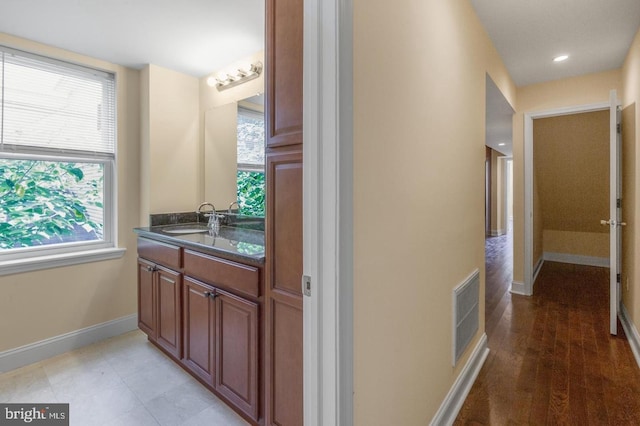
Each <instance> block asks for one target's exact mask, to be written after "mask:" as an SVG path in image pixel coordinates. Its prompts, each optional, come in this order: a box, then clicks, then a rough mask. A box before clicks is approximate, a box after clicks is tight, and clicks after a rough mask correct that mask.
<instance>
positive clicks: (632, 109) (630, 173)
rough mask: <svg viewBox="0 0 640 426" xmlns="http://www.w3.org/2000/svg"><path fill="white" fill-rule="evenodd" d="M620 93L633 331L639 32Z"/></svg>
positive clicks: (637, 314) (639, 303) (638, 302)
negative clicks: (621, 94)
mask: <svg viewBox="0 0 640 426" xmlns="http://www.w3.org/2000/svg"><path fill="white" fill-rule="evenodd" d="M622 79H623V82H624V92H623V96H622V100H623V106H625V107H627V108H625V109H624V110H623V123H622V131H623V147H624V150H623V154H624V155H626V158H624V159H623V182H622V185H623V204H622V206H623V213H624V216H623V219H624V220H625V221H626V222H627V227H626V228H623V230H622V235H623V253H624V257H623V260H622V302H623V304H624V305H625V307H626V308H627V310H628V311H629V314H630V316H631V320H632V321H633V323H634V324H635V326H636V328H638V329H640V289H639V287H638V286H640V268H637V267H636V265H635V263H636V262H637V258H636V256H635V254H636V253H640V247H638V245H639V244H640V238H639V237H638V232H639V231H640V227H638V226H637V225H636V224H637V223H638V220H639V219H640V206H638V202H640V197H638V195H637V193H638V190H639V189H640V181H639V180H638V178H639V175H638V173H636V170H637V165H638V161H639V160H640V158H639V157H638V156H639V155H640V150H638V149H637V146H638V142H640V130H639V126H638V125H637V123H639V122H640V121H639V120H640V108H639V107H638V104H639V103H640V31H639V32H638V33H637V34H636V37H635V39H634V40H633V43H632V45H631V48H630V50H629V53H628V55H627V58H626V60H625V62H624V66H623V68H622Z"/></svg>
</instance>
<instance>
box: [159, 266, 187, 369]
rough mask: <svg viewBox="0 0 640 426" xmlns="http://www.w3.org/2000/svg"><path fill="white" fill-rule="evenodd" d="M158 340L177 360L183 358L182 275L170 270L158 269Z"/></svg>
mask: <svg viewBox="0 0 640 426" xmlns="http://www.w3.org/2000/svg"><path fill="white" fill-rule="evenodd" d="M156 274H157V307H158V315H157V318H156V321H157V322H156V324H157V328H156V332H157V335H156V340H157V342H158V344H159V345H160V346H162V347H163V348H164V349H166V350H167V352H169V353H170V354H172V355H173V356H175V357H176V358H178V359H180V358H181V355H182V354H181V349H182V340H181V337H182V320H181V319H182V315H181V313H182V307H181V306H180V305H181V304H180V293H181V288H182V275H181V274H180V273H178V272H175V271H172V270H170V269H166V268H162V267H158V269H157V272H156Z"/></svg>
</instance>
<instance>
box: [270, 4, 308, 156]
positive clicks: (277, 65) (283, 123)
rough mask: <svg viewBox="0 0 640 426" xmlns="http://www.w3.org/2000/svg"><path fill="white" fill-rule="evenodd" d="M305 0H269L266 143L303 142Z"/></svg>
mask: <svg viewBox="0 0 640 426" xmlns="http://www.w3.org/2000/svg"><path fill="white" fill-rule="evenodd" d="M302 11H303V0H267V16H266V18H267V21H266V38H267V39H266V44H267V47H266V52H267V58H266V62H267V69H266V81H265V83H266V86H267V87H266V91H267V103H266V118H267V119H266V127H267V129H266V130H267V141H266V144H267V147H269V148H274V147H277V146H285V145H296V144H300V143H302V44H303V38H302V37H303V34H302V33H303V31H302V30H303V13H302Z"/></svg>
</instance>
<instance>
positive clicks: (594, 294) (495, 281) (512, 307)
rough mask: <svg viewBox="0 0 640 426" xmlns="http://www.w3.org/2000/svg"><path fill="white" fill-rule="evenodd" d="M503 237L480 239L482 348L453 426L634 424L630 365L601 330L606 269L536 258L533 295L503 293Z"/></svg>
mask: <svg viewBox="0 0 640 426" xmlns="http://www.w3.org/2000/svg"><path fill="white" fill-rule="evenodd" d="M512 252H513V250H512V236H511V234H509V235H505V236H502V237H493V238H488V239H487V240H486V254H487V264H486V268H487V269H486V270H487V280H486V281H487V282H486V296H485V297H486V307H485V309H486V316H485V318H486V333H487V337H488V345H489V348H490V350H491V352H490V353H489V356H488V358H487V360H486V362H485V364H484V366H483V367H482V370H481V371H480V374H479V375H478V378H477V380H476V382H475V384H474V386H473V388H472V389H471V392H470V393H469V396H468V397H467V399H466V401H465V403H464V405H463V407H462V409H461V410H460V413H459V414H458V417H457V419H456V422H455V424H457V425H506V424H531V425H543V424H569V425H587V424H592V425H637V424H640V369H639V368H638V365H637V364H636V361H635V359H634V357H633V354H632V352H631V349H630V347H629V343H628V341H627V339H626V337H625V336H624V332H623V330H622V327H621V326H619V327H618V329H619V333H620V334H619V336H618V337H612V336H610V335H609V328H608V327H609V322H608V317H609V311H608V269H606V268H597V267H590V266H578V265H570V264H563V263H554V262H545V264H544V266H543V268H542V270H541V272H540V275H539V276H538V279H537V281H536V284H535V295H534V296H532V297H524V296H518V295H512V294H510V293H509V285H510V282H511V280H512V270H511V268H512V266H511V265H512V261H511V256H512Z"/></svg>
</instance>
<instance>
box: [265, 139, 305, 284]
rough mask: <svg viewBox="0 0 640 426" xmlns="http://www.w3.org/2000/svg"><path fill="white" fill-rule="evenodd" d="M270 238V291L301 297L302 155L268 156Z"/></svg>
mask: <svg viewBox="0 0 640 426" xmlns="http://www.w3.org/2000/svg"><path fill="white" fill-rule="evenodd" d="M267 168H268V182H267V185H268V191H269V193H268V195H267V197H268V203H267V205H268V209H269V210H268V212H267V221H268V228H269V229H268V236H267V251H268V252H269V253H273V256H272V258H271V260H270V261H271V265H270V266H271V269H270V272H269V273H270V275H271V286H270V287H271V288H272V289H277V290H281V291H285V292H288V293H291V294H292V295H297V296H301V295H302V290H301V285H300V280H301V278H302V152H301V151H298V150H296V151H287V152H278V153H274V154H270V155H268V156H267Z"/></svg>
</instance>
